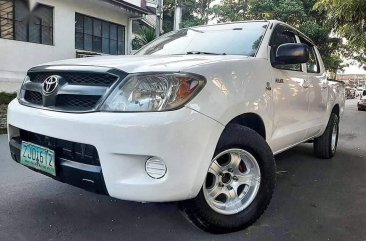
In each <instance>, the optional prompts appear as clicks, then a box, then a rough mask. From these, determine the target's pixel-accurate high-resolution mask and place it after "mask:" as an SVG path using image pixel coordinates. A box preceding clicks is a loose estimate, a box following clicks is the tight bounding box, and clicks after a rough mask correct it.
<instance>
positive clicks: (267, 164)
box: [182, 125, 276, 233]
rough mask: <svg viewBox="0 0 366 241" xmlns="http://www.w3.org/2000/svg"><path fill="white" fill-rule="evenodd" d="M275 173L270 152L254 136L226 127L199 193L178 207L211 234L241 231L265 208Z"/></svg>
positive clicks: (269, 197)
mask: <svg viewBox="0 0 366 241" xmlns="http://www.w3.org/2000/svg"><path fill="white" fill-rule="evenodd" d="M275 169H276V168H275V162H274V158H273V154H272V151H271V149H270V148H269V146H268V145H267V143H266V141H265V140H264V139H263V138H262V137H261V136H260V135H259V134H258V133H256V132H255V131H253V130H251V129H249V128H246V127H243V126H240V125H230V126H228V127H227V128H226V129H225V131H224V133H223V135H222V136H221V138H220V140H219V143H218V145H217V147H216V151H215V154H214V158H213V160H212V162H211V164H210V167H209V170H208V173H207V176H206V179H205V183H204V184H203V187H202V189H201V191H200V193H199V194H198V196H197V197H196V198H194V199H192V200H188V201H185V202H183V203H182V207H183V211H184V212H185V213H186V214H187V217H188V218H189V219H190V220H191V221H192V222H193V223H194V224H196V225H197V226H198V227H199V228H201V229H203V230H205V231H208V232H211V233H228V232H233V231H237V230H241V229H244V228H246V227H248V226H249V225H251V224H252V223H254V222H255V221H256V220H257V219H258V218H259V217H260V216H261V215H262V213H263V212H264V211H265V209H266V208H267V206H268V204H269V202H270V200H271V197H272V193H273V190H274V187H275Z"/></svg>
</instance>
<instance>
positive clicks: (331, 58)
mask: <svg viewBox="0 0 366 241" xmlns="http://www.w3.org/2000/svg"><path fill="white" fill-rule="evenodd" d="M315 3H316V0H239V1H236V2H235V1H231V0H224V1H223V3H222V4H221V5H217V6H215V7H213V9H212V12H213V14H214V16H215V18H217V19H218V20H219V22H227V21H238V20H250V19H277V20H280V21H283V22H286V23H288V24H290V25H292V26H294V27H296V28H298V29H299V30H300V31H301V32H303V33H304V34H305V35H307V36H308V37H309V38H310V39H312V40H313V41H314V43H315V44H316V45H317V47H318V48H319V51H320V53H321V54H322V56H323V61H324V64H325V66H326V68H327V70H329V71H331V72H336V71H337V70H339V69H342V68H343V67H344V66H342V65H341V63H342V62H343V61H342V59H341V53H342V51H343V50H344V46H343V44H342V41H341V39H339V38H332V37H330V36H331V33H332V29H333V26H332V24H331V23H328V22H327V21H326V20H327V15H326V13H325V11H324V10H321V9H314V8H313V6H314V4H315Z"/></svg>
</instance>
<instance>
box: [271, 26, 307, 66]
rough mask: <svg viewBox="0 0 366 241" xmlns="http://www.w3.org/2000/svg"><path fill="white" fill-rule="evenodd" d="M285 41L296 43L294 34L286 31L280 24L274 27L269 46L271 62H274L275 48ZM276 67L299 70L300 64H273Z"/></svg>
mask: <svg viewBox="0 0 366 241" xmlns="http://www.w3.org/2000/svg"><path fill="white" fill-rule="evenodd" d="M286 43H296V37H295V34H294V33H292V32H290V31H287V30H286V29H285V28H284V27H282V26H280V27H277V28H276V29H275V31H274V32H273V34H272V36H271V41H270V46H271V62H272V63H274V59H275V56H276V51H277V48H278V47H279V46H280V45H281V44H286ZM275 67H276V68H277V69H285V70H292V71H301V64H288V65H279V66H275Z"/></svg>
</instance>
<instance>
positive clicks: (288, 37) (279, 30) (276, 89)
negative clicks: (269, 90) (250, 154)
mask: <svg viewBox="0 0 366 241" xmlns="http://www.w3.org/2000/svg"><path fill="white" fill-rule="evenodd" d="M298 41H299V39H298V37H297V36H296V35H295V34H294V33H293V32H292V31H291V30H289V29H287V28H286V27H285V26H282V25H278V26H277V27H276V29H275V30H274V32H273V34H272V37H271V41H270V48H271V63H272V77H273V78H274V79H275V81H274V85H273V101H274V116H273V130H274V131H273V133H272V136H271V138H270V140H269V143H270V146H271V148H272V150H273V152H274V153H276V152H279V151H281V150H283V149H286V148H288V147H291V146H293V145H294V144H297V143H299V142H302V141H303V140H304V139H305V136H306V132H307V130H308V125H307V120H308V118H309V117H308V99H307V93H306V88H307V85H308V84H309V83H308V80H307V76H306V73H305V72H304V65H302V64H292V65H279V66H274V65H273V62H274V56H275V53H276V50H277V47H278V46H279V45H281V44H284V43H296V42H298Z"/></svg>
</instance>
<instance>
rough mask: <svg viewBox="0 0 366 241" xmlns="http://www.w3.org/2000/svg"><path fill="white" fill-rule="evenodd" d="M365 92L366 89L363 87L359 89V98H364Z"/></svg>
mask: <svg viewBox="0 0 366 241" xmlns="http://www.w3.org/2000/svg"><path fill="white" fill-rule="evenodd" d="M364 91H365V89H364V88H362V87H358V88H357V94H358V95H357V97H360V98H361V97H362V96H363V92H364Z"/></svg>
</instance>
